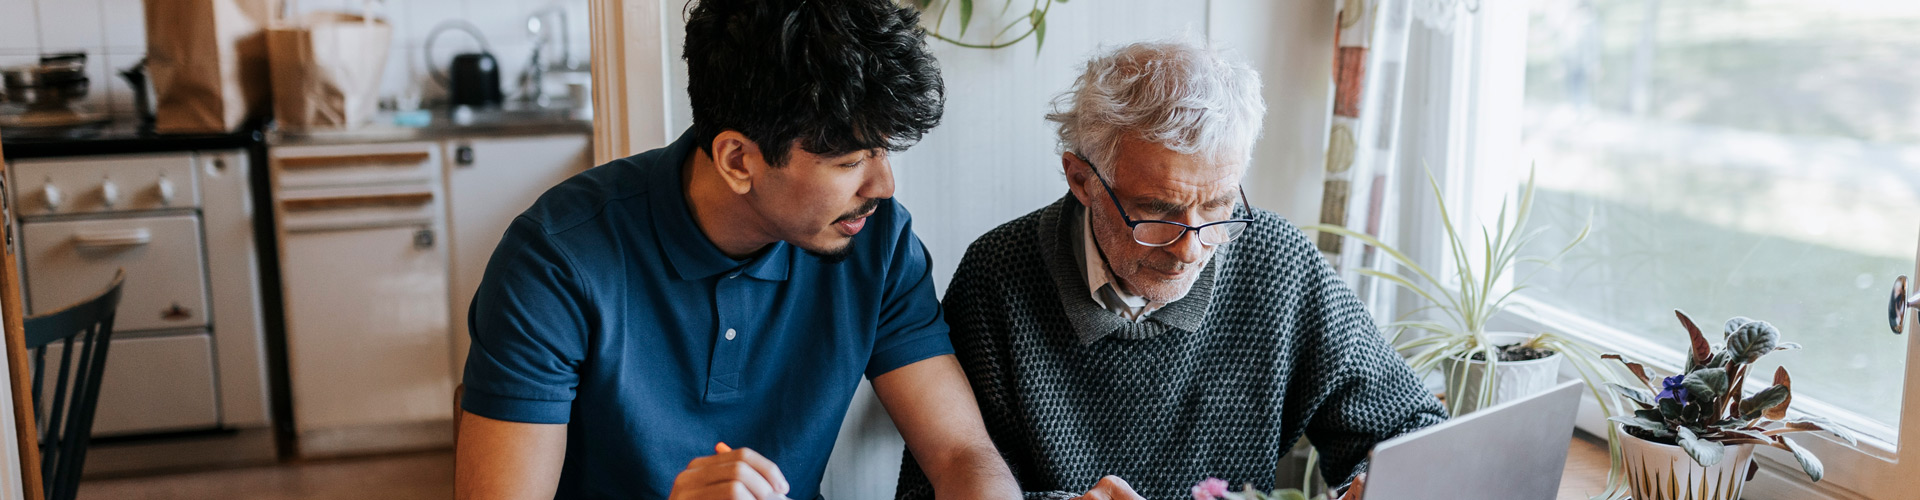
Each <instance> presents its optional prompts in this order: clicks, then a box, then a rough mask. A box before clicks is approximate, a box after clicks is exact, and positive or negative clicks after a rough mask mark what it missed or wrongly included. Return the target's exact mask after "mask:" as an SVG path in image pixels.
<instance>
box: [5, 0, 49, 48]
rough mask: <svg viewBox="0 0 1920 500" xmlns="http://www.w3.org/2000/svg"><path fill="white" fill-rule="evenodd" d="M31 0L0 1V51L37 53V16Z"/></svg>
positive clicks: (38, 29)
mask: <svg viewBox="0 0 1920 500" xmlns="http://www.w3.org/2000/svg"><path fill="white" fill-rule="evenodd" d="M33 9H34V4H33V0H0V51H7V52H39V51H40V24H39V16H37V15H36V14H34V11H33Z"/></svg>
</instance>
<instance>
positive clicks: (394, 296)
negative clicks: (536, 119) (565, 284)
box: [272, 134, 591, 457]
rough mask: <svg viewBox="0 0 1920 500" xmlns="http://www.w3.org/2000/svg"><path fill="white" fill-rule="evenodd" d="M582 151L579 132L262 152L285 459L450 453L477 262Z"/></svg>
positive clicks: (581, 166)
mask: <svg viewBox="0 0 1920 500" xmlns="http://www.w3.org/2000/svg"><path fill="white" fill-rule="evenodd" d="M590 152H591V148H590V147H589V146H588V137H587V135H586V134H564V135H544V136H509V137H474V138H465V139H449V140H442V141H436V142H424V141H422V142H406V143H376V144H345V145H324V146H286V147H277V148H275V149H274V150H273V153H272V157H273V174H274V206H275V207H274V208H275V211H276V213H277V214H278V216H279V217H278V218H277V221H278V223H279V226H280V227H279V234H280V268H281V285H282V287H283V289H284V298H285V301H286V320H287V358H288V362H287V364H288V366H287V369H288V374H289V385H290V386H291V388H292V399H293V423H294V430H295V434H296V436H297V438H298V439H299V446H298V449H299V453H300V455H302V456H306V457H315V456H337V455H346V454H356V453H368V452H378V451H390V450H397V449H409V448H426V447H435V446H444V445H446V444H448V443H451V440H452V429H453V427H452V425H451V422H450V418H451V417H452V414H453V387H454V385H455V384H457V383H459V381H460V375H461V372H462V369H463V367H464V365H465V363H466V352H467V349H466V348H467V345H468V343H469V342H468V337H467V321H466V319H467V309H468V307H469V305H470V304H471V303H472V300H473V294H474V291H475V290H476V289H478V288H479V286H480V278H481V276H482V275H483V274H485V272H486V265H487V260H488V259H489V258H490V257H492V255H493V249H494V247H495V246H497V245H499V243H500V237H501V235H502V234H504V233H505V232H506V230H507V225H508V224H509V223H511V222H512V221H513V218H514V217H516V216H518V215H519V214H520V213H521V212H523V211H525V210H526V209H527V207H529V206H532V205H533V202H534V200H536V199H538V198H539V197H540V195H541V194H542V193H545V192H546V191H547V189H548V188H550V187H552V186H553V185H555V184H559V183H560V182H561V181H564V180H566V179H567V178H568V177H570V176H572V175H574V174H577V173H579V172H581V171H583V170H585V169H587V168H588V167H589V166H590V161H591V160H590V158H591V157H590Z"/></svg>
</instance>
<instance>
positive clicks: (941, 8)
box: [897, 0, 1067, 54]
mask: <svg viewBox="0 0 1920 500" xmlns="http://www.w3.org/2000/svg"><path fill="white" fill-rule="evenodd" d="M897 1H899V2H900V3H901V4H903V5H911V6H913V7H914V8H916V9H920V12H921V13H922V14H923V16H924V15H930V16H931V17H932V19H933V28H932V29H930V30H928V32H927V34H928V35H930V36H932V37H933V38H935V39H937V40H940V41H943V42H947V43H951V44H954V45H958V46H961V47H966V48H970V49H998V48H1003V47H1011V46H1013V45H1014V44H1017V43H1020V42H1021V41H1023V40H1026V39H1027V38H1028V37H1032V38H1033V52H1034V53H1035V54H1039V53H1040V47H1042V46H1044V45H1045V44H1046V43H1047V12H1048V11H1050V10H1052V9H1053V5H1054V4H1059V3H1067V0H1033V1H1032V5H1031V7H1030V8H1029V10H1028V11H1027V13H1026V15H1022V16H1019V17H1015V18H1013V19H1009V20H1007V22H1006V24H1005V25H1002V26H1001V27H1000V28H999V30H997V31H995V32H994V34H993V37H992V38H988V39H986V40H985V41H975V42H968V41H966V36H967V28H969V27H971V26H972V25H973V15H974V1H973V0H945V1H939V2H936V1H935V0H897ZM936 4H937V5H936ZM1012 9H1013V0H1004V1H1003V2H1002V3H1001V4H1000V14H999V15H997V16H996V17H997V18H1000V19H1006V17H1007V13H1008V12H1011V11H1012ZM949 10H957V11H958V12H957V13H956V16H957V17H958V18H959V24H960V31H959V32H958V33H954V34H953V35H951V36H949V35H948V34H947V33H946V32H944V31H942V30H943V29H945V28H946V25H947V11H949ZM923 19H924V17H923ZM976 33H977V32H976ZM1014 33H1018V34H1017V35H1015V34H1014Z"/></svg>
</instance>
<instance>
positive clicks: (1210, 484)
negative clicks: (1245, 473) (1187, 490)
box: [1193, 477, 1227, 500]
mask: <svg viewBox="0 0 1920 500" xmlns="http://www.w3.org/2000/svg"><path fill="white" fill-rule="evenodd" d="M1226 497H1227V482H1226V481H1223V480H1221V479H1220V478H1214V477H1209V478H1207V480H1205V481H1201V482H1200V484H1196V485H1193V500H1213V499H1215V498H1226Z"/></svg>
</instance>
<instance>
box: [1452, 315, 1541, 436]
mask: <svg viewBox="0 0 1920 500" xmlns="http://www.w3.org/2000/svg"><path fill="white" fill-rule="evenodd" d="M1533 337H1534V336H1533V335H1528V334H1524V333H1506V332H1502V333H1489V334H1487V339H1488V340H1489V341H1491V342H1492V343H1493V345H1495V346H1503V345H1507V344H1515V343H1520V342H1526V341H1528V340H1532V339H1533ZM1564 359H1566V355H1565V354H1562V353H1559V352H1555V353H1553V355H1552V356H1547V357H1544V358H1540V359H1532V360H1527V361H1503V362H1501V363H1500V364H1499V366H1498V367H1496V368H1494V372H1495V381H1494V385H1493V391H1494V392H1493V402H1492V404H1493V405H1498V404H1500V403H1505V402H1508V401H1513V400H1516V399H1520V398H1524V397H1527V396H1531V395H1534V394H1536V393H1539V392H1541V391H1545V390H1547V389H1551V388H1553V386H1554V384H1555V383H1557V382H1559V380H1560V362H1561V360H1564ZM1440 372H1441V373H1443V374H1445V375H1446V384H1447V386H1446V389H1445V390H1446V391H1447V412H1448V413H1450V414H1452V415H1455V416H1458V415H1465V414H1468V413H1472V412H1474V411H1475V410H1479V409H1480V389H1481V384H1482V381H1484V380H1486V372H1487V362H1485V361H1471V360H1467V359H1461V358H1448V359H1445V360H1442V361H1441V362H1440ZM1490 406H1491V405H1490Z"/></svg>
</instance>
